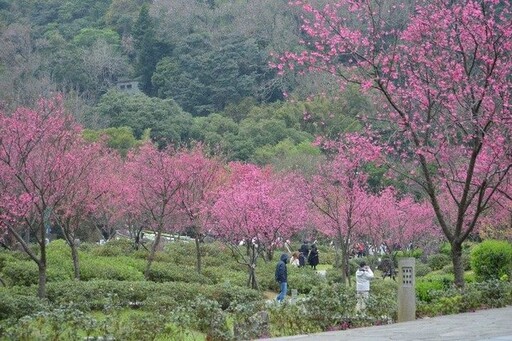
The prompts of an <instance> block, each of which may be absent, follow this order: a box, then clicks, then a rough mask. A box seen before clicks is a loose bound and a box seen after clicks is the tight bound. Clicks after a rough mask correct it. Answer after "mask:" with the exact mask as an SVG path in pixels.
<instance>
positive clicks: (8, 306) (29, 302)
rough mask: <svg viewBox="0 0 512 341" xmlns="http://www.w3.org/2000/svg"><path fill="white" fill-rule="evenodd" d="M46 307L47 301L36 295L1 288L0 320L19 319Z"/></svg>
mask: <svg viewBox="0 0 512 341" xmlns="http://www.w3.org/2000/svg"><path fill="white" fill-rule="evenodd" d="M46 308H47V304H46V302H45V301H44V300H40V299H39V298H37V297H36V296H30V295H21V294H17V293H15V292H12V291H10V290H8V289H6V288H0V320H4V319H19V318H20V317H23V316H25V315H30V314H34V313H36V312H38V311H43V310H45V309H46Z"/></svg>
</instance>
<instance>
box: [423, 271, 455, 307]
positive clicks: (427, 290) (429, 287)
mask: <svg viewBox="0 0 512 341" xmlns="http://www.w3.org/2000/svg"><path fill="white" fill-rule="evenodd" d="M452 285H453V275H440V274H433V273H431V274H428V275H426V276H424V277H421V278H418V279H416V297H417V298H418V300H419V301H423V302H431V301H432V295H433V293H435V292H436V291H442V290H447V289H449V288H451V287H452Z"/></svg>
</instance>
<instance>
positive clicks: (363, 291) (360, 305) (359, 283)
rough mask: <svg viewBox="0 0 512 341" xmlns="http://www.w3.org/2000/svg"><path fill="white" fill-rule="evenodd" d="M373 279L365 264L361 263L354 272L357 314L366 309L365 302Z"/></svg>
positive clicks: (371, 272)
mask: <svg viewBox="0 0 512 341" xmlns="http://www.w3.org/2000/svg"><path fill="white" fill-rule="evenodd" d="M373 277H374V275H373V271H372V269H370V267H369V266H368V265H366V263H365V262H361V263H360V265H359V269H357V271H356V294H357V305H356V311H357V312H361V311H363V310H364V309H365V308H366V301H367V300H368V298H369V297H370V281H371V280H372V279H373Z"/></svg>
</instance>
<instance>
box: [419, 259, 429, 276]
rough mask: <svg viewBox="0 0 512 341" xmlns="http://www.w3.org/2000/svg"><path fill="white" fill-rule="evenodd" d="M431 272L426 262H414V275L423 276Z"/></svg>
mask: <svg viewBox="0 0 512 341" xmlns="http://www.w3.org/2000/svg"><path fill="white" fill-rule="evenodd" d="M430 272H432V268H431V267H430V266H428V265H427V264H424V263H421V262H418V261H417V262H416V277H423V276H426V275H427V274H429V273H430Z"/></svg>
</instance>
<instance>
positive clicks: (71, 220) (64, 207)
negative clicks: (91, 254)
mask: <svg viewBox="0 0 512 341" xmlns="http://www.w3.org/2000/svg"><path fill="white" fill-rule="evenodd" d="M110 157H111V155H110V154H108V153H107V152H106V150H105V148H104V146H102V145H101V144H100V143H95V144H89V143H85V142H84V141H83V140H82V139H81V138H77V143H76V145H75V146H73V147H72V148H71V149H70V150H69V151H66V152H64V153H63V154H62V155H61V158H62V165H63V166H64V167H63V169H62V170H60V172H61V173H62V174H61V176H60V179H59V185H60V186H61V187H62V192H63V194H62V199H61V200H60V201H59V202H58V203H56V205H55V206H54V207H53V209H52V214H51V218H52V220H54V221H55V223H56V224H57V225H58V226H59V227H60V228H61V231H62V234H63V236H64V239H65V240H66V243H67V244H68V245H69V247H70V248H71V257H72V259H73V268H74V277H75V279H77V280H79V279H80V264H79V258H78V250H77V247H78V246H79V240H78V238H77V232H79V231H80V230H81V229H83V228H84V227H86V226H90V225H88V224H87V222H88V218H89V215H90V214H91V212H93V211H94V210H95V208H96V207H97V205H98V204H99V202H98V201H97V200H98V198H100V197H101V196H102V195H103V194H104V193H105V191H103V190H102V191H98V190H97V189H98V187H97V186H95V183H96V181H97V180H98V178H101V177H102V175H103V174H102V172H103V169H104V165H105V164H106V161H107V160H108V159H109V158H110Z"/></svg>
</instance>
